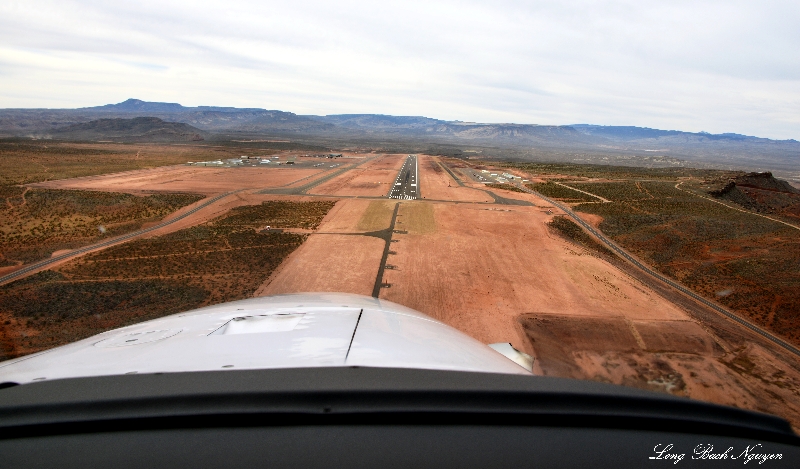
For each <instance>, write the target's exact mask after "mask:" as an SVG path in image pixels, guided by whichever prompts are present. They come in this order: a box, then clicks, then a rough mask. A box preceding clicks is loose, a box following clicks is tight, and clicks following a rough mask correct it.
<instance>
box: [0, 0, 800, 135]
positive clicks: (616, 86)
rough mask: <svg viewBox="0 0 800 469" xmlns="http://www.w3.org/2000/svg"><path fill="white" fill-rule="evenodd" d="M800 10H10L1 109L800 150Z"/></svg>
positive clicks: (634, 4) (479, 4)
mask: <svg viewBox="0 0 800 469" xmlns="http://www.w3.org/2000/svg"><path fill="white" fill-rule="evenodd" d="M798 20H800V6H798V4H797V2H794V1H767V2H758V3H755V2H737V1H725V2H717V1H691V2H689V1H674V2H657V1H645V0H641V1H606V2H592V1H571V2H570V1H562V2H526V1H512V0H507V1H492V2H488V1H473V2H436V3H432V2H429V1H425V2H423V1H404V2H358V1H352V2H351V1H346V2H321V1H302V0H300V1H293V2H266V3H265V2H258V1H228V2H224V3H222V2H208V1H195V2H187V1H158V2H155V1H140V2H136V3H135V4H134V3H128V2H119V3H109V2H103V1H90V0H86V1H81V0H73V1H59V2H48V1H39V0H30V1H26V2H14V1H8V2H4V3H3V4H2V5H0V107H38V106H42V107H44V106H46V107H51V106H58V107H76V106H87V105H95V104H105V103H108V102H118V101H121V100H123V99H126V98H128V97H138V98H141V99H147V100H165V101H177V102H181V103H183V104H185V105H201V104H213V105H236V106H248V107H254V106H258V107H266V108H272V109H283V110H288V111H293V112H299V113H318V114H328V113H346V112H347V113H355V112H377V113H391V114H414V115H427V116H431V117H437V118H445V119H462V120H475V121H504V122H525V123H556V124H567V123H579V122H589V123H597V124H609V125H644V126H650V127H660V128H671V129H684V130H694V131H697V130H706V131H709V132H740V133H747V134H755V135H760V136H767V137H774V138H800V33H798V31H800V29H799V28H797V24H798Z"/></svg>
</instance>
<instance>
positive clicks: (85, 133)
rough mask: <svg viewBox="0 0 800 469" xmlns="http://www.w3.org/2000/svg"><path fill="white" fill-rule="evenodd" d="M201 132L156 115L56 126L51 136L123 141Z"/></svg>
mask: <svg viewBox="0 0 800 469" xmlns="http://www.w3.org/2000/svg"><path fill="white" fill-rule="evenodd" d="M203 134H204V132H203V131H202V130H200V129H198V128H196V127H192V126H191V125H188V124H183V123H180V122H165V121H163V120H161V119H159V118H157V117H134V118H133V119H120V118H111V119H97V120H93V121H89V122H85V123H81V124H72V125H69V126H67V127H64V128H61V129H57V130H55V131H54V132H53V137H55V138H59V139H69V140H111V141H119V140H121V141H126V142H189V141H200V140H203V139H204V138H203Z"/></svg>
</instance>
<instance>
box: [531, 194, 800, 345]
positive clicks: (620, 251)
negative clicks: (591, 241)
mask: <svg viewBox="0 0 800 469" xmlns="http://www.w3.org/2000/svg"><path fill="white" fill-rule="evenodd" d="M517 187H519V188H520V189H522V190H524V191H525V192H528V193H529V194H533V195H535V196H537V197H539V198H541V199H543V200H545V201H547V202H548V203H550V204H553V206H555V207H558V208H559V209H561V210H562V211H563V212H564V213H566V214H567V216H569V217H570V218H572V219H573V220H574V221H575V223H577V224H579V225H580V226H582V227H583V228H584V229H585V230H586V231H588V232H589V233H591V234H593V235H594V236H595V237H597V239H599V240H600V241H601V242H602V243H603V244H605V245H606V246H607V247H608V248H609V249H611V250H612V251H614V252H615V253H617V254H618V255H619V256H621V257H622V258H624V259H625V260H627V261H628V262H630V263H631V264H633V265H635V266H636V267H638V268H639V269H641V270H642V271H643V272H645V273H647V274H649V275H650V276H652V277H654V278H656V279H657V280H660V281H661V282H663V283H666V284H667V285H669V286H670V287H672V288H674V289H676V290H678V291H679V292H681V293H683V294H684V295H686V296H689V297H691V298H692V299H694V300H696V301H698V302H700V303H702V304H703V305H705V306H708V307H709V308H711V309H713V310H714V311H716V312H718V313H720V314H722V315H723V316H725V317H727V318H728V319H730V320H732V321H735V322H737V323H738V324H740V325H742V326H744V327H746V328H748V329H750V330H751V331H753V332H755V333H756V334H758V335H760V336H762V337H764V338H766V339H767V340H769V341H771V342H773V343H775V344H777V345H779V346H781V347H782V348H784V349H785V350H787V351H789V352H791V353H793V354H795V355H797V356H800V349H798V348H797V347H795V346H794V345H792V344H790V343H788V342H786V341H785V340H783V339H781V338H780V337H778V336H776V335H774V334H772V333H770V332H768V331H766V330H764V329H762V328H760V327H758V326H756V325H755V324H753V323H751V322H749V321H747V320H745V319H744V318H741V317H739V316H737V315H736V314H734V313H731V312H730V311H728V310H726V309H725V308H723V307H721V306H719V305H718V304H716V303H714V302H712V301H709V300H707V299H705V298H703V297H702V296H700V295H698V294H697V293H695V292H693V291H692V290H690V289H688V288H686V287H684V286H683V285H681V284H679V283H678V282H676V281H674V280H672V279H670V278H668V277H665V276H664V275H661V274H660V273H658V272H656V271H655V270H653V269H651V268H650V267H648V266H647V265H645V264H643V263H642V262H640V261H638V260H637V259H636V258H635V257H633V256H632V255H630V254H629V253H628V252H627V251H625V250H624V249H622V248H621V247H619V246H617V244H616V243H614V242H613V241H611V240H610V239H608V238H606V236H605V235H603V233H601V232H600V231H598V230H596V229H595V228H594V227H593V226H592V225H590V224H588V223H586V222H585V221H583V219H582V218H581V217H579V216H578V215H576V214H575V212H573V211H572V210H570V209H569V208H568V207H566V206H564V205H562V204H560V203H558V202H556V201H554V200H552V199H550V198H549V197H546V196H544V195H542V194H540V193H538V192H536V191H534V190H531V189H528V188H527V187H525V186H524V185H522V184H517Z"/></svg>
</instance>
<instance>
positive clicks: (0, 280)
mask: <svg viewBox="0 0 800 469" xmlns="http://www.w3.org/2000/svg"><path fill="white" fill-rule="evenodd" d="M241 190H243V189H241ZM241 190H238V191H233V192H226V193H224V194H220V195H218V196H215V197H213V198H211V199H208V200H206V201H205V202H203V203H202V204H200V205H198V206H197V207H195V208H193V209H191V210H189V211H188V212H186V213H183V214H181V215H179V216H177V217H175V218H173V219H171V220H168V221H165V222H162V223H159V224H158V225H155V226H151V227H150V228H144V229H141V230H137V231H134V232H131V233H128V234H124V235H122V236H117V237H116V238H111V239H108V240H105V241H101V242H99V243H96V244H91V245H89V246H84V247H82V248H78V249H75V250H72V251H70V252H68V253H65V254H62V255H60V256H56V257H51V258H49V259H45V260H43V261H39V262H36V263H35V264H30V265H28V266H25V267H23V268H21V269H19V270H17V271H14V272H12V273H10V274H8V275H5V276H3V277H0V285H2V284H5V283H8V282H11V281H13V280H19V279H20V278H23V277H27V276H28V275H31V274H33V273H35V272H36V271H38V270H41V269H43V268H45V267H47V266H48V265H50V264H55V263H56V262H60V261H63V260H65V259H69V258H71V257H76V256H79V255H81V254H84V253H86V252H88V251H92V250H95V249H98V248H104V247H108V246H112V245H114V244H118V243H122V242H124V241H127V240H129V239H131V238H135V237H137V236H141V235H143V234H145V233H149V232H151V231H155V230H158V229H160V228H164V227H165V226H169V225H171V224H173V223H175V222H177V221H180V220H183V219H184V218H186V217H188V216H189V215H192V214H194V213H195V212H197V211H198V210H200V209H203V208H205V207H208V206H209V205H211V204H213V203H214V202H217V201H218V200H220V199H222V198H224V197H227V196H229V195H231V194H235V193H237V192H241Z"/></svg>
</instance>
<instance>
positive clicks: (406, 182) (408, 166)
mask: <svg viewBox="0 0 800 469" xmlns="http://www.w3.org/2000/svg"><path fill="white" fill-rule="evenodd" d="M418 168H419V164H418V162H417V155H408V158H406V162H405V163H403V167H402V168H400V172H399V173H397V179H395V181H394V183H393V184H392V188H391V189H390V190H389V198H390V199H403V200H416V199H418V198H419V177H418Z"/></svg>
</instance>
